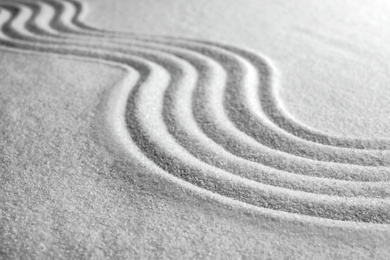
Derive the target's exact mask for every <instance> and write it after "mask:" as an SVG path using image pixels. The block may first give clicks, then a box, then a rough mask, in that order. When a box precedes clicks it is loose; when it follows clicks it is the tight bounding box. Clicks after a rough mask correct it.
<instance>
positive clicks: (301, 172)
mask: <svg viewBox="0 0 390 260" xmlns="http://www.w3.org/2000/svg"><path fill="white" fill-rule="evenodd" d="M123 2H125V1H123ZM146 2H148V1H146ZM254 2H255V1H247V2H246V3H245V4H242V6H241V5H240V7H239V8H248V9H245V10H250V7H251V5H252V4H254ZM202 3H203V2H202ZM202 3H197V4H196V5H195V6H193V4H190V3H188V6H182V4H178V3H175V2H174V1H169V2H167V3H166V6H165V7H164V8H166V9H170V8H171V10H172V12H173V15H176V16H177V18H179V17H180V16H181V15H183V16H184V17H186V19H189V20H185V21H184V24H186V23H188V24H187V25H186V26H188V27H187V28H192V29H191V30H193V27H189V26H190V24H191V21H192V20H191V19H193V18H192V16H194V15H195V14H196V9H197V8H200V7H201V6H203V5H202ZM105 4H107V3H106V2H105V1H97V2H92V1H90V2H89V1H85V2H77V1H73V0H66V1H59V0H39V1H30V0H16V1H11V0H9V1H8V0H2V1H0V8H1V9H0V26H1V31H0V42H1V46H2V51H1V52H0V54H1V55H2V59H3V62H2V66H1V67H2V70H3V71H4V72H6V73H4V74H3V75H4V76H3V77H2V79H1V82H2V86H1V93H2V95H1V97H2V101H3V102H2V103H1V106H2V108H1V114H0V116H1V120H2V122H3V124H4V127H2V136H3V137H2V142H1V149H2V157H1V162H2V164H1V165H2V172H3V174H2V176H1V178H2V180H1V183H2V185H1V194H2V196H1V199H2V209H1V212H2V214H1V217H2V221H1V223H3V225H2V229H1V241H2V242H1V248H0V251H1V254H2V256H4V258H21V257H22V258H24V257H26V258H27V257H32V258H53V257H55V258H129V257H131V258H182V257H183V258H210V259H216V258H223V259H225V258H271V259H280V258H292V259H294V258H298V259H301V258H313V257H315V258H318V259H320V258H324V259H327V258H329V257H333V258H347V259H348V258H351V259H355V258H367V259H369V258H374V259H386V258H387V257H389V254H390V251H389V249H388V243H389V241H390V240H389V239H390V238H389V228H388V227H389V226H388V224H389V222H390V200H389V179H390V168H389V164H390V160H389V158H390V157H389V153H390V152H389V150H390V140H389V139H388V138H386V135H385V134H383V132H381V131H380V130H378V131H377V132H375V129H376V128H378V126H375V127H376V128H375V127H374V128H373V130H370V129H371V128H370V127H367V129H368V130H367V131H366V132H365V131H364V130H360V132H359V131H358V130H357V131H355V134H351V135H348V134H345V133H344V134H343V132H342V131H341V132H339V133H338V134H337V133H336V134H335V131H334V130H331V129H325V130H321V129H319V128H318V127H319V126H320V124H318V123H314V124H313V125H310V124H309V123H307V122H308V121H309V122H310V120H308V119H307V118H306V119H305V113H303V112H302V118H303V119H299V113H300V111H301V109H302V108H299V106H303V107H304V105H305V104H306V103H305V99H302V100H300V101H295V103H296V102H298V103H301V104H298V105H294V104H295V103H292V104H293V105H291V99H294V96H293V95H294V91H295V93H299V92H298V90H297V89H294V87H295V85H294V81H292V82H291V84H292V86H291V89H290V90H286V88H287V87H285V85H286V84H287V83H286V77H289V75H290V74H289V73H291V67H292V68H293V70H295V72H296V76H295V77H297V78H299V77H301V76H300V75H301V74H302V72H301V71H300V69H299V68H298V67H294V66H291V65H290V64H292V62H293V61H294V60H293V58H294V57H295V59H296V61H295V62H296V64H298V60H299V58H300V55H303V54H301V53H300V52H298V51H297V50H296V48H298V44H297V43H295V45H294V44H292V46H291V47H290V48H288V47H287V46H289V45H287V44H286V43H283V44H284V45H285V49H287V50H284V49H283V48H282V46H283V44H280V45H276V46H274V47H272V48H274V49H272V48H271V47H270V46H271V45H272V44H271V43H272V40H269V42H268V43H267V42H260V44H263V45H264V48H263V49H264V52H266V53H267V54H269V55H270V56H268V55H266V54H263V53H261V52H260V51H262V49H258V48H257V47H255V46H253V47H249V46H250V42H251V41H250V40H248V44H244V43H242V42H240V41H242V40H243V39H242V38H241V39H240V40H237V39H233V40H232V41H231V42H232V43H230V41H228V39H224V37H228V36H226V35H233V34H232V32H230V33H225V34H224V31H222V33H221V35H222V36H218V35H216V36H215V37H213V39H215V41H214V40H212V41H211V40H204V39H207V38H210V37H207V33H209V31H207V30H206V31H205V32H202V33H199V32H193V31H190V30H188V32H187V33H183V32H181V30H184V29H185V28H181V29H180V28H176V29H174V28H172V26H174V25H173V24H172V21H170V20H166V19H167V17H166V14H165V13H163V14H161V13H160V14H159V15H157V16H156V17H155V20H154V19H152V20H153V22H152V23H157V21H158V19H161V21H164V22H165V23H162V25H156V26H166V28H165V32H167V33H164V36H156V35H163V33H153V31H152V32H150V31H149V30H148V27H149V25H148V23H149V22H150V20H151V19H150V17H144V18H143V16H142V15H141V13H142V12H143V11H145V10H144V9H145V8H146V7H147V6H148V4H150V5H152V6H154V7H153V9H152V10H149V11H148V12H150V13H153V12H156V11H158V8H159V4H158V3H154V4H151V3H144V4H135V3H134V6H133V7H136V8H135V10H137V11H138V12H140V14H138V18H137V17H131V18H129V19H127V20H126V19H125V21H127V22H134V21H133V20H134V19H138V23H139V24H140V25H141V27H143V28H144V29H142V30H143V31H142V30H141V29H139V28H138V29H134V30H114V29H113V28H101V29H99V28H98V26H92V25H89V24H88V22H87V20H88V19H90V18H88V17H91V16H93V14H94V12H95V11H96V10H100V11H102V10H105V8H107V7H105V6H104V5H105ZM203 4H205V2H204V3H203ZM220 4H221V3H220ZM263 4H264V6H267V8H270V9H271V10H272V8H274V12H275V15H276V14H277V13H278V12H280V11H281V10H282V9H283V8H287V9H288V4H285V5H280V6H281V7H280V6H278V7H275V6H274V4H269V3H268V4H267V2H264V3H263ZM300 4H301V5H302V6H306V8H307V10H310V8H313V7H312V6H310V4H307V3H306V5H305V3H304V2H303V1H302V2H301V3H300ZM347 4H348V3H346V5H347ZM123 5H124V7H126V6H128V5H129V3H127V4H126V3H123ZM211 5H217V6H218V1H215V2H213V3H212V4H211ZM227 5H228V6H227V7H226V10H228V11H229V10H230V11H231V9H233V8H234V7H235V5H234V4H232V3H230V2H229V3H228V4H227ZM229 5H230V6H229ZM113 6H114V7H113V8H114V10H110V9H109V8H108V10H107V13H106V18H104V17H103V18H101V16H99V18H98V19H96V21H97V23H99V19H109V20H110V21H111V22H113V23H115V21H116V19H117V18H115V17H112V14H114V13H116V12H115V8H118V7H119V6H121V4H119V3H118V4H115V5H113ZM203 7H204V6H203ZM88 8H91V9H92V10H91V12H90V15H89V16H88V15H87V10H88ZM94 8H97V9H94ZM191 8H192V9H191ZM210 8H211V9H212V7H210ZM278 8H279V9H278ZM280 8H282V9H280ZM333 8H334V6H333ZM332 10H333V9H330V10H328V13H330V14H331V13H332V12H333V11H332ZM282 11H283V10H282ZM109 14H111V15H109ZM118 14H121V11H118ZM237 14H239V15H240V14H241V15H242V13H240V10H237ZM95 15H97V13H95ZM232 15H233V14H232ZM160 16H161V17H160ZM204 16H205V18H204V19H205V20H204V22H203V25H202V24H200V25H199V28H198V29H199V30H201V29H202V28H203V27H204V26H207V24H208V21H207V19H208V13H207V12H206V13H204ZM217 17H218V15H217ZM291 17H294V13H292V14H291ZM213 19H215V18H213ZM262 19H264V20H263V21H260V23H259V24H260V25H262V26H264V28H265V29H264V33H263V36H264V37H270V39H272V35H271V34H272V31H273V30H275V29H276V28H278V27H280V28H283V22H285V21H284V20H283V19H280V20H277V19H275V18H274V19H275V21H274V24H273V25H272V26H274V27H272V26H268V27H267V26H265V25H263V24H262V23H264V22H266V21H268V22H269V21H270V20H272V19H271V18H269V17H265V18H262ZM284 19H287V20H288V18H284ZM291 19H292V18H291ZM307 19H308V20H310V17H307ZM217 20H218V19H217ZM211 21H213V20H211ZM238 21H241V22H242V21H245V19H243V18H242V17H241V19H240V20H238ZM220 22H221V23H223V22H224V19H223V18H221V21H220ZM299 22H300V21H298V22H296V23H297V25H296V29H295V30H294V34H292V35H293V36H292V35H289V33H288V32H289V30H288V28H285V29H284V30H285V31H286V33H285V35H284V36H283V37H284V38H285V39H287V38H289V37H290V38H291V37H295V40H291V42H293V43H294V41H295V42H296V41H297V40H298V39H299V40H302V41H303V40H304V41H306V43H305V44H307V45H308V46H310V43H311V42H316V41H321V44H323V45H325V47H322V48H323V49H324V50H325V51H329V53H332V52H336V53H338V54H337V55H339V56H340V57H344V56H345V59H346V60H348V61H353V60H356V59H358V60H359V61H360V60H363V61H366V60H369V59H368V58H367V57H365V56H364V55H363V56H364V57H360V56H362V55H361V53H362V52H361V49H364V48H365V47H364V46H365V45H359V44H356V46H355V45H354V47H353V48H351V50H347V49H345V47H339V45H340V44H339V43H338V42H337V41H336V40H334V41H335V43H334V42H332V41H331V40H329V41H323V40H322V39H323V38H321V37H322V36H321V35H319V36H318V35H316V34H314V33H308V32H307V30H306V31H305V30H304V29H301V28H300V27H299ZM228 23H229V22H226V26H228V25H229V24H228ZM242 23H245V22H242ZM176 26H179V27H180V26H181V25H176ZM215 26H217V25H215ZM241 26H243V28H246V29H247V30H253V31H254V32H255V31H256V30H254V29H250V28H251V27H249V26H248V25H245V24H244V25H241ZM107 27H110V23H108V24H107ZM351 27H353V26H351ZM280 28H279V29H280ZM309 29H310V28H309ZM325 29H326V28H325ZM139 30H141V31H139ZM151 30H152V29H151ZM210 30H216V31H217V28H211V29H210ZM121 31H122V32H121ZM123 31H129V32H123ZM170 31H171V32H172V33H169V32H170ZM256 33H259V34H261V33H262V31H261V30H260V32H258V31H256ZM187 34H190V35H187ZM199 34H203V35H199ZM267 34H269V35H267ZM273 37H275V36H273ZM279 37H281V38H283V37H282V36H279ZM243 38H245V34H244V36H243ZM224 42H228V43H224ZM327 45H329V46H331V48H330V50H328V49H327V48H328V47H327ZM267 46H268V47H267ZM312 48H313V47H312ZM343 48H344V49H343ZM333 49H336V51H334V50H333ZM301 50H305V48H303V47H301ZM320 50H322V49H320ZM283 51H285V52H286V53H287V52H289V51H290V52H292V53H294V51H296V54H295V56H294V55H290V56H292V57H293V58H290V59H291V60H290V61H289V62H286V63H285V65H282V64H284V63H283V59H287V58H285V57H284V56H283ZM306 51H307V55H308V54H309V53H310V49H309V48H308V50H306ZM316 51H317V50H316V49H315V51H314V52H316ZM369 54H370V55H371V57H372V60H373V61H371V60H370V62H372V63H375V62H377V63H379V64H383V63H381V60H380V59H376V57H377V56H376V54H375V53H369ZM332 55H333V54H332ZM332 55H331V54H329V56H328V57H331V58H332V57H333V56H332ZM343 55H344V56H343ZM271 56H272V57H275V58H274V59H273V58H271ZM290 56H289V57H290ZM303 56H304V55H303ZM283 57H284V58H283ZM320 57H324V60H325V61H324V63H326V62H328V61H330V60H331V58H329V59H328V60H326V59H327V58H326V57H327V56H326V55H324V54H322V56H320ZM305 59H309V58H306V57H305ZM30 63H31V64H30ZM289 66H290V70H288V68H289ZM340 66H341V65H340ZM341 67H342V66H341ZM283 69H286V71H287V72H286V76H284V74H283V72H284V71H283ZM312 70H313V71H314V72H316V70H314V69H312ZM351 70H352V71H355V72H356V71H357V70H358V69H356V70H354V69H351ZM320 71H321V70H320ZM384 71H385V72H386V70H385V69H384ZM314 72H313V74H310V70H309V73H307V74H306V75H305V76H306V77H310V76H312V77H313V82H315V80H316V74H315V73H314ZM316 73H318V72H316ZM348 73H349V72H345V73H344V74H343V73H342V71H340V74H342V76H340V82H341V83H338V84H340V85H341V84H343V83H345V84H346V87H345V88H344V89H343V88H342V90H341V92H340V93H342V91H343V90H345V91H347V90H348V87H349V85H348V84H351V82H352V83H353V82H354V81H351V77H352V78H353V77H356V75H355V76H351V75H350V74H348ZM318 75H319V77H323V74H321V73H318ZM331 76H332V77H334V78H337V77H338V76H337V75H331ZM358 76H359V75H358ZM332 80H333V79H332ZM334 81H336V80H334ZM378 82H379V81H378ZM378 82H372V84H373V85H374V88H375V87H376V91H377V92H380V91H381V89H380V87H381V85H380V82H379V83H378ZM322 84H325V83H322ZM321 86H322V85H321V84H319V88H321ZM295 88H296V87H295ZM301 91H305V90H301ZM308 91H309V90H308ZM311 91H312V92H311V93H315V91H313V90H311ZM332 91H333V92H337V91H338V90H337V89H336V90H334V89H333V90H332ZM384 91H385V90H384ZM363 92H364V91H363ZM309 93H310V92H309ZM307 95H310V94H307ZM311 95H315V94H311ZM336 95H337V94H336ZM359 98H362V97H361V96H359V95H356V96H355V97H354V99H356V101H350V103H352V104H353V105H355V106H356V105H359V102H360V101H359ZM306 99H310V96H308V97H306ZM329 100H330V101H328V103H327V106H329V107H331V106H332V101H331V100H332V99H331V98H330V99H329ZM289 102H290V104H289ZM382 102H385V101H382ZM335 103H336V108H328V109H327V111H328V112H329V113H331V114H332V113H335V112H332V111H333V109H334V111H336V110H337V102H335ZM310 105H311V104H310V102H309V103H308V107H310ZM291 107H292V108H291ZM290 109H291V111H290ZM306 110H307V109H306ZM372 110H373V111H374V112H375V107H373V108H372ZM314 112H315V113H316V114H315V115H316V116H320V115H321V114H320V111H319V110H314ZM384 113H385V112H384ZM297 114H298V115H297ZM367 114H368V115H367V116H368V117H369V116H370V113H367ZM360 116H361V117H363V116H364V115H360ZM306 117H307V115H306ZM325 117H326V116H325ZM350 119H351V121H353V120H354V117H353V115H351V117H350ZM340 120H341V119H340ZM359 120H362V118H360V119H359V118H358V119H357V121H358V123H356V124H355V128H357V127H358V125H359V124H360V121H359ZM363 120H364V118H363ZM380 120H383V121H385V119H383V118H382V119H378V120H376V121H378V125H379V126H381V124H380V123H379V121H380ZM340 122H341V124H344V123H345V122H344V121H342V120H341V121H340ZM383 124H385V123H383ZM349 127H350V126H349ZM330 128H331V127H330Z"/></svg>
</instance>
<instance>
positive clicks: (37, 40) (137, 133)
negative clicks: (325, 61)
mask: <svg viewBox="0 0 390 260" xmlns="http://www.w3.org/2000/svg"><path fill="white" fill-rule="evenodd" d="M83 10H84V9H83V6H82V5H81V4H80V3H78V2H75V1H46V0H42V1H38V2H35V1H34V2H33V1H27V0H26V1H23V0H20V1H19V0H18V1H1V11H0V20H1V25H2V26H1V42H2V44H3V45H5V46H8V47H12V48H21V49H27V50H32V51H42V52H53V53H58V54H64V55H74V56H81V57H89V58H95V59H103V60H108V61H111V62H117V63H120V64H123V65H126V66H128V67H130V68H132V69H134V70H135V71H137V72H138V74H139V79H138V81H137V82H136V83H135V84H134V80H131V81H132V82H129V81H126V80H125V81H124V82H122V84H123V88H130V89H129V91H128V98H127V99H126V100H122V102H126V104H125V105H126V107H125V111H122V113H123V114H124V115H122V117H119V118H120V119H119V120H123V124H122V126H121V127H124V126H125V123H126V128H127V130H126V131H128V133H129V137H130V138H131V139H132V140H133V142H134V143H135V144H136V146H137V147H136V148H135V147H134V148H132V147H128V149H133V150H134V151H136V152H142V156H144V157H147V158H148V159H149V160H150V161H153V163H154V164H155V165H157V166H158V167H160V168H161V169H163V170H164V171H165V172H167V173H169V174H171V175H173V176H175V177H177V178H180V179H182V180H184V181H186V182H188V183H191V184H192V185H195V186H197V187H200V188H201V189H205V190H207V191H211V192H213V193H216V194H219V195H222V196H223V197H226V198H229V199H232V200H235V201H239V202H242V203H247V204H250V205H254V206H256V207H261V208H263V207H264V208H269V209H271V210H274V211H275V212H276V214H278V212H287V213H294V214H298V215H302V216H311V217H316V218H319V219H321V218H325V219H331V220H336V221H338V220H343V221H354V222H370V223H380V224H385V223H388V222H389V220H390V218H389V214H390V213H389V201H388V199H387V198H388V194H389V191H388V190H389V189H388V188H389V185H388V180H389V176H390V175H389V169H388V168H387V167H386V166H388V164H389V159H388V152H387V151H386V149H387V147H388V144H387V143H388V142H387V141H386V140H358V139H345V138H344V139H343V138H336V137H332V136H326V135H322V134H320V133H317V132H313V131H312V130H310V129H309V128H307V127H305V126H302V125H300V124H299V123H297V122H295V121H294V119H293V118H291V117H289V116H288V113H285V112H284V111H283V108H282V107H281V104H280V102H279V100H278V98H277V93H276V91H277V90H276V88H277V73H278V72H277V70H276V68H274V67H273V65H272V63H271V61H269V59H267V58H265V57H263V56H262V55H259V54H257V53H254V52H251V51H247V50H242V49H240V48H237V47H232V46H227V45H224V44H218V43H213V42H204V41H197V40H187V39H175V38H170V37H152V36H141V35H131V34H121V33H113V32H106V31H100V30H98V29H95V28H90V27H89V26H87V25H85V24H83V23H82V20H81V18H80V16H82V15H83V14H84V13H85V12H84V11H83ZM42 14H45V15H42ZM127 84H131V85H130V86H129V85H127ZM122 99H123V98H122ZM118 102H119V101H118ZM113 116H114V115H113ZM118 126H119V125H118ZM116 130H117V129H113V131H116ZM123 130H124V129H122V130H121V131H123ZM112 134H115V133H112ZM200 191H201V190H200ZM201 192H202V191H201ZM282 215H283V214H282Z"/></svg>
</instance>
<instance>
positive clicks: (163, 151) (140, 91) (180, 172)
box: [4, 27, 389, 223]
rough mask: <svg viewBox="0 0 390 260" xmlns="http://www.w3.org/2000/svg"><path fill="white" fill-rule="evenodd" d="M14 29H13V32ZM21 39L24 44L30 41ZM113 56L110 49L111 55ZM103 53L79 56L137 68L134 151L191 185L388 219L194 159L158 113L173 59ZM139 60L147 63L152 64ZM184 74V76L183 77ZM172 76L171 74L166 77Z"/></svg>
mask: <svg viewBox="0 0 390 260" xmlns="http://www.w3.org/2000/svg"><path fill="white" fill-rule="evenodd" d="M14 29H15V30H18V27H16V28H14ZM22 31H23V30H22ZM7 33H9V32H7V31H6V30H5V31H4V34H7ZM26 35H27V34H26ZM26 35H25V36H24V39H26V38H28V37H29V36H26ZM11 37H14V35H11ZM13 44H14V46H16V45H18V44H17V43H15V42H14V43H13ZM45 45H47V46H45V47H43V48H47V49H49V50H51V51H53V52H54V50H55V49H58V48H62V47H61V45H60V44H58V46H53V45H52V43H50V44H47V43H45ZM27 46H28V44H26V43H24V45H23V46H20V43H19V47H22V48H26V47H27ZM30 46H33V47H32V48H33V49H34V50H39V48H40V47H38V42H34V43H33V44H30ZM59 46H60V47H59ZM50 48H51V49H50ZM66 51H69V49H67V50H65V51H60V52H59V53H64V52H66ZM112 51H113V50H109V52H111V53H112ZM75 52H76V51H74V50H73V51H72V55H75V54H76V55H80V56H83V55H81V54H80V53H82V51H80V50H79V51H78V52H79V53H75ZM104 53H105V52H104V51H101V50H93V51H91V52H88V53H87V54H85V53H84V56H89V55H90V56H91V57H97V58H104V59H109V60H113V61H116V62H120V63H124V64H127V65H129V66H133V67H135V68H137V70H138V71H140V72H141V80H140V81H139V82H138V84H137V85H136V86H135V87H134V89H133V90H132V92H131V95H130V97H129V102H128V109H127V119H128V122H129V125H128V127H129V130H130V133H131V135H132V137H133V139H134V140H136V142H137V143H138V146H139V147H140V148H141V149H142V150H143V151H144V153H145V154H146V155H147V156H148V157H149V158H151V159H152V160H153V161H154V162H155V163H156V164H157V165H159V166H160V167H161V168H163V169H166V170H167V171H168V172H170V173H172V174H174V175H176V176H179V177H181V178H184V179H186V180H187V181H189V182H191V183H195V184H196V185H197V186H199V187H203V188H206V189H208V190H211V191H214V192H216V193H219V194H222V195H225V196H228V197H231V198H234V199H238V200H240V201H244V202H247V203H250V204H253V205H256V206H261V207H268V208H271V209H276V210H282V211H287V212H292V213H299V214H306V215H311V216H317V217H325V218H330V219H339V220H353V221H364V222H376V223H387V220H388V219H389V218H388V216H387V213H386V212H387V211H388V210H387V209H388V202H387V200H380V199H364V198H356V199H353V200H348V199H346V198H339V197H334V196H319V195H310V194H307V193H305V192H300V191H292V190H288V189H283V188H275V187H272V186H268V185H262V184H259V183H256V182H253V181H250V180H246V179H243V178H240V177H238V176H235V175H232V174H229V173H227V172H225V171H222V170H220V169H217V168H215V167H212V166H210V165H208V164H205V163H203V162H201V161H199V160H197V159H196V158H194V157H193V156H192V155H191V154H190V153H189V152H188V151H187V150H185V149H183V147H182V146H180V145H179V144H178V143H177V140H175V138H173V136H171V135H170V133H169V131H168V130H167V129H166V125H165V122H164V119H163V115H162V113H161V111H163V110H164V94H165V93H166V89H165V88H166V87H167V86H169V84H170V83H169V82H174V80H172V81H170V80H169V75H166V71H167V70H168V71H169V68H170V67H171V68H175V67H174V66H177V67H176V68H175V69H171V70H172V71H173V70H175V71H177V72H179V73H180V71H181V70H180V68H182V67H183V63H180V62H179V61H177V60H176V63H175V62H174V60H175V59H177V58H173V57H170V56H168V55H164V54H161V53H156V54H151V51H149V53H146V52H141V51H138V52H137V51H135V50H132V51H131V53H132V54H133V56H140V57H142V58H139V57H133V56H131V58H129V55H128V54H127V55H126V56H124V55H123V54H122V53H121V54H122V55H121V56H120V58H119V57H117V56H119V55H117V56H115V55H114V54H106V55H104ZM143 59H147V60H151V61H152V62H153V63H150V61H145V60H143ZM155 63H159V64H160V66H157V65H154V64H155ZM172 66H173V67H172ZM160 67H161V68H160ZM159 68H160V69H159ZM187 70H188V69H187ZM187 70H183V71H184V72H185V73H188V71H187ZM145 72H147V73H145ZM185 73H184V74H185ZM199 74H200V73H199ZM174 75H175V74H170V77H173V76H174ZM174 78H178V76H177V75H176V76H175V77H174ZM201 78H202V77H201ZM156 82H159V83H160V84H157V85H160V86H159V88H156ZM153 93H154V94H153ZM156 93H157V94H156ZM165 100H166V98H165ZM359 212H362V214H357V213H359ZM352 213H354V214H352ZM363 213H364V214H363Z"/></svg>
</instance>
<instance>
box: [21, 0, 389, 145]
mask: <svg viewBox="0 0 390 260" xmlns="http://www.w3.org/2000/svg"><path fill="white" fill-rule="evenodd" d="M18 1H19V2H28V1H29V0H18ZM34 3H35V4H37V5H42V6H46V8H47V7H48V6H51V7H54V8H56V9H57V12H56V14H57V15H56V16H55V17H54V19H53V21H52V25H53V26H54V27H56V28H57V29H62V30H64V29H66V30H69V27H67V26H66V25H68V24H70V23H73V24H74V26H72V29H75V28H76V27H78V30H80V29H88V30H89V32H88V33H89V34H95V35H100V36H103V37H107V35H110V36H113V37H115V38H121V37H123V38H125V39H127V38H129V37H130V38H135V37H136V38H140V39H143V40H145V39H151V40H153V39H158V40H162V39H165V40H168V41H176V42H177V41H183V42H189V43H193V42H197V43H200V44H209V45H213V46H214V47H219V48H222V49H225V50H229V51H231V52H234V53H236V54H238V55H240V56H241V57H245V58H246V59H248V60H249V61H251V62H252V63H253V64H260V66H256V67H258V68H261V64H264V58H263V57H261V56H259V55H257V54H256V53H253V52H250V51H247V50H243V49H240V48H237V47H234V46H229V45H226V44H220V43H215V42H208V41H198V40H195V41H188V39H177V38H173V37H158V38H156V37H155V36H143V37H142V36H140V35H135V34H131V33H118V32H111V31H104V30H100V29H96V28H94V27H91V26H88V25H86V24H85V23H83V22H82V17H83V16H84V15H85V13H86V9H87V8H86V7H87V6H86V5H85V4H83V3H79V2H77V1H73V0H66V1H57V0H56V1H50V0H43V1H39V2H34ZM65 10H66V12H65ZM72 32H73V33H75V32H76V33H77V32H78V33H80V31H77V30H76V31H72ZM83 33H85V31H84V32H83ZM271 87H273V88H272V89H269V91H262V93H263V95H262V100H261V103H262V106H263V109H264V112H265V113H266V115H267V116H268V117H269V118H270V119H271V120H272V121H273V122H274V123H275V124H276V125H277V126H279V127H280V128H282V129H284V130H285V131H287V132H289V133H291V134H293V135H296V136H297V137H300V138H302V139H306V140H308V141H312V142H316V143H320V144H324V145H329V146H336V147H342V148H354V149H365V150H387V149H389V147H390V140H386V139H376V140H364V139H356V138H348V137H345V138H344V137H334V136H330V135H327V134H323V133H321V132H318V131H316V130H313V129H311V128H310V127H306V126H305V125H302V124H301V123H300V122H298V121H296V120H294V118H293V117H291V116H289V113H288V112H285V111H284V109H283V108H282V106H281V104H280V101H279V100H278V98H277V95H276V94H275V92H274V91H272V90H273V89H274V88H275V87H274V86H271Z"/></svg>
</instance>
